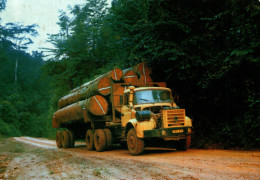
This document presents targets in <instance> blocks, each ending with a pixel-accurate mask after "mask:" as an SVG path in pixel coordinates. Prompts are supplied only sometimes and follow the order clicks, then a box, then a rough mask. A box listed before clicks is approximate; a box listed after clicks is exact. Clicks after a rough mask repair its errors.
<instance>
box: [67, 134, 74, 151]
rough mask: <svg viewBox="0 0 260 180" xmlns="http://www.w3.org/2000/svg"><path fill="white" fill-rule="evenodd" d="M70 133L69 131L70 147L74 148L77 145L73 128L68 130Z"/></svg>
mask: <svg viewBox="0 0 260 180" xmlns="http://www.w3.org/2000/svg"><path fill="white" fill-rule="evenodd" d="M68 133H69V140H70V143H69V147H70V148H74V146H75V137H74V133H73V131H71V130H68Z"/></svg>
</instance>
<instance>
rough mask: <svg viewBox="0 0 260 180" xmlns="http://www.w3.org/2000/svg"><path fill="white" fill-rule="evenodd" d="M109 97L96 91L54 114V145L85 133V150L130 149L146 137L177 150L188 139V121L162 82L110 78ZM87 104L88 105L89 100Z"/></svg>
mask: <svg viewBox="0 0 260 180" xmlns="http://www.w3.org/2000/svg"><path fill="white" fill-rule="evenodd" d="M110 87H111V94H110V96H109V97H103V96H100V95H95V96H93V97H91V98H88V99H87V100H83V101H79V102H77V103H74V104H71V105H69V106H66V107H64V108H62V109H60V110H58V111H57V112H56V113H54V116H53V127H54V128H62V129H63V130H61V131H57V134H56V143H57V147H58V148H61V147H63V148H70V147H74V144H75V140H77V139H85V141H86V148H87V150H89V151H91V150H94V149H95V150H96V151H104V150H109V149H111V148H112V144H113V143H122V144H123V143H125V142H126V144H127V147H128V150H129V152H130V154H132V155H139V154H142V153H143V151H144V147H145V145H148V144H149V143H150V142H158V143H162V142H166V144H168V145H170V146H173V147H174V148H176V149H177V150H187V149H188V148H189V147H190V144H191V133H192V121H191V119H190V118H189V117H187V116H186V115H185V109H180V108H179V107H178V106H177V105H176V104H175V102H174V100H173V97H172V92H171V89H169V88H167V87H166V83H165V82H157V83H156V82H148V83H140V82H139V83H138V82H132V83H118V82H113V81H111V83H110ZM90 104H91V105H90Z"/></svg>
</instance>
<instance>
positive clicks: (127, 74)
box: [123, 69, 138, 83]
mask: <svg viewBox="0 0 260 180" xmlns="http://www.w3.org/2000/svg"><path fill="white" fill-rule="evenodd" d="M123 73H124V77H123V79H124V82H125V83H135V82H138V76H137V75H136V74H135V72H134V71H133V70H129V69H126V70H124V71H123Z"/></svg>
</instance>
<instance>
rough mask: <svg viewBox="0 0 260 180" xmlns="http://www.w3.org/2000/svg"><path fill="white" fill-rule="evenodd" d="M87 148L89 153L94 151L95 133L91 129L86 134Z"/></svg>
mask: <svg viewBox="0 0 260 180" xmlns="http://www.w3.org/2000/svg"><path fill="white" fill-rule="evenodd" d="M86 147H87V150H89V151H92V150H94V132H93V130H91V129H88V130H87V132H86Z"/></svg>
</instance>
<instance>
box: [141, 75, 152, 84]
mask: <svg viewBox="0 0 260 180" xmlns="http://www.w3.org/2000/svg"><path fill="white" fill-rule="evenodd" d="M139 82H140V83H149V82H153V80H152V78H151V76H144V75H141V76H140V79H139Z"/></svg>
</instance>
